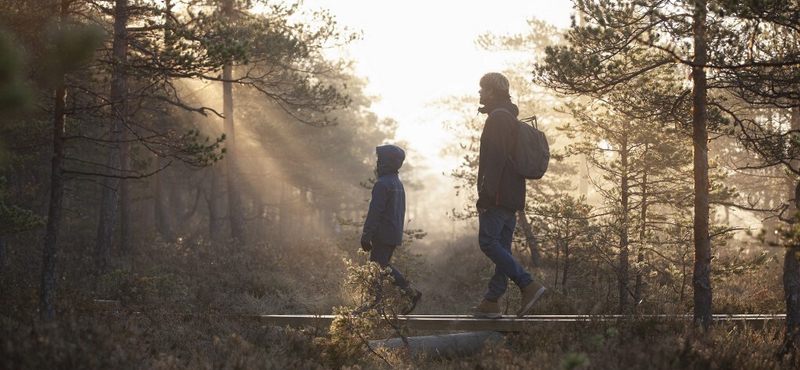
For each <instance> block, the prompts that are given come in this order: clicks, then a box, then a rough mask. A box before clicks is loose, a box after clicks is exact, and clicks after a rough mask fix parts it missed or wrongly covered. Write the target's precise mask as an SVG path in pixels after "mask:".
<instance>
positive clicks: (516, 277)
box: [473, 73, 545, 318]
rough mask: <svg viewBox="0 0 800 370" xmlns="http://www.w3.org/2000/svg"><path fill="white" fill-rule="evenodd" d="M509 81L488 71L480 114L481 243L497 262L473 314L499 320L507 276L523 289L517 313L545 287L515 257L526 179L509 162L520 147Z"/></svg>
mask: <svg viewBox="0 0 800 370" xmlns="http://www.w3.org/2000/svg"><path fill="white" fill-rule="evenodd" d="M508 86H509V83H508V79H507V78H506V77H505V76H503V75H502V74H500V73H487V74H485V75H484V76H483V77H482V78H481V80H480V87H481V89H480V91H479V94H480V103H481V104H482V105H483V106H482V107H480V108H479V109H478V111H479V112H481V113H484V114H487V115H488V117H487V118H486V123H485V124H484V126H483V132H482V133H481V146H480V157H479V159H478V202H477V204H476V205H477V208H478V222H479V226H478V243H479V244H480V247H481V251H483V253H484V254H486V256H487V257H489V259H491V260H492V262H494V264H495V269H494V275H493V276H492V278H491V280H489V289H488V290H487V292H486V294H484V298H483V300H482V301H481V303H480V304H479V305H478V306H477V307H475V309H474V312H473V314H474V315H475V316H478V317H489V318H497V317H500V316H501V315H502V311H501V309H500V304H499V303H498V301H499V300H500V298H501V297H502V296H503V294H504V293H505V292H506V289H507V287H508V280H509V279H511V281H513V282H514V284H516V285H517V286H518V287H519V288H520V290H521V293H522V301H521V304H520V309H519V310H518V311H517V316H520V317H521V316H523V315H525V314H526V313H527V312H528V311H529V310H530V309H531V307H532V306H533V304H534V303H535V302H536V300H537V299H538V298H539V296H541V295H542V293H544V291H545V287H544V286H542V285H541V284H538V283H536V282H535V281H533V279H532V278H531V275H530V274H529V273H528V272H526V271H525V270H524V269H523V268H522V266H521V265H520V264H519V263H518V262H517V261H516V260H515V259H514V257H513V256H512V255H511V241H512V237H513V235H514V228H515V226H516V223H517V217H516V211H521V210H523V209H524V208H525V178H523V177H522V176H520V175H519V174H517V172H516V170H515V169H514V165H513V163H512V162H511V160H510V156H511V153H512V151H513V149H514V147H515V143H516V136H517V133H518V132H517V130H518V129H519V126H518V121H517V118H516V117H517V115H519V108H517V106H516V105H515V104H513V103H512V102H511V96H510V95H509V94H508Z"/></svg>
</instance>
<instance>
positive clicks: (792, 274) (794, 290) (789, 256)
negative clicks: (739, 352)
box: [781, 183, 800, 355]
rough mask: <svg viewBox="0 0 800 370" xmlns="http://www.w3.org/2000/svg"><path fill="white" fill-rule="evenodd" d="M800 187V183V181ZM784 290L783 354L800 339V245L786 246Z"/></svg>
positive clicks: (793, 348)
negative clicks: (784, 331)
mask: <svg viewBox="0 0 800 370" xmlns="http://www.w3.org/2000/svg"><path fill="white" fill-rule="evenodd" d="M798 186H799V187H800V183H798ZM783 292H784V297H785V298H786V335H785V338H784V344H783V349H782V350H781V354H782V355H783V354H786V353H789V352H790V351H792V352H793V351H795V350H796V349H795V346H796V344H795V343H797V340H798V339H800V247H798V246H796V245H790V246H789V247H787V248H786V255H785V256H784V260H783Z"/></svg>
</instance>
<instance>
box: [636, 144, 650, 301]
mask: <svg viewBox="0 0 800 370" xmlns="http://www.w3.org/2000/svg"><path fill="white" fill-rule="evenodd" d="M648 149H649V148H648V147H647V145H645V156H647V152H648ZM640 217H641V219H642V228H641V230H639V253H638V254H637V256H636V262H637V264H636V285H635V286H634V288H633V300H634V302H633V305H634V307H636V306H638V305H639V304H640V303H641V302H642V300H643V299H644V298H643V297H642V296H643V295H644V278H643V276H642V274H643V273H644V271H643V266H644V263H643V262H644V246H645V240H646V239H647V170H645V171H644V173H643V174H642V209H641V214H640Z"/></svg>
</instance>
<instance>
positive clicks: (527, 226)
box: [517, 211, 542, 267]
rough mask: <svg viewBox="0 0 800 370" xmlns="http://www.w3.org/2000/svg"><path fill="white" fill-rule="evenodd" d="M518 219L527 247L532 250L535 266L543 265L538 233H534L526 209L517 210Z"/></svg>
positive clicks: (532, 259)
mask: <svg viewBox="0 0 800 370" xmlns="http://www.w3.org/2000/svg"><path fill="white" fill-rule="evenodd" d="M517 219H518V220H519V226H520V228H521V229H522V233H523V234H524V235H525V247H527V248H528V250H529V251H530V252H531V262H533V267H541V266H542V255H541V253H539V241H538V240H536V235H535V234H534V233H533V227H532V226H531V223H530V222H528V217H527V216H525V211H518V212H517Z"/></svg>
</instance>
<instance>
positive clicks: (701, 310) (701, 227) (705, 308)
mask: <svg viewBox="0 0 800 370" xmlns="http://www.w3.org/2000/svg"><path fill="white" fill-rule="evenodd" d="M707 15H708V9H707V3H706V0H696V1H695V10H694V25H693V28H694V55H695V60H694V65H693V67H692V81H693V83H694V88H693V91H692V128H693V130H692V140H693V142H694V192H695V198H694V248H695V250H694V274H693V276H692V286H693V287H694V321H695V322H697V321H700V322H701V323H702V325H703V328H705V329H708V327H709V326H710V325H711V320H712V316H711V302H712V289H711V238H710V236H709V230H708V229H709V180H708V127H707V126H708V105H707V104H708V100H707V94H708V92H707V87H706V71H705V65H706V63H707V62H708V45H707V44H708V37H707V25H706V18H707Z"/></svg>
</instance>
